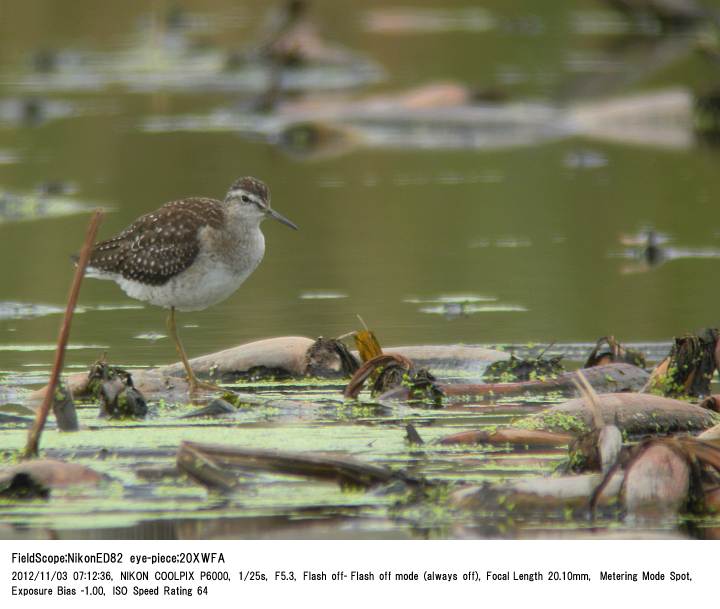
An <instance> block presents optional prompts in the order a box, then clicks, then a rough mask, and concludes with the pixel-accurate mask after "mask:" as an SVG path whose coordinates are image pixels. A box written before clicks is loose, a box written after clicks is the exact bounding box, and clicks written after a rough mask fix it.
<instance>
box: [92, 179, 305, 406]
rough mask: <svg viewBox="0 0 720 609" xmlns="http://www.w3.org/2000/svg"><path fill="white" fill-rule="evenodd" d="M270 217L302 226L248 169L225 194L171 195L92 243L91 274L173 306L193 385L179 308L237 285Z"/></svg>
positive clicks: (219, 296) (171, 326) (201, 304)
mask: <svg viewBox="0 0 720 609" xmlns="http://www.w3.org/2000/svg"><path fill="white" fill-rule="evenodd" d="M268 217H270V218H275V219H276V220H279V221H280V222H282V223H283V224H287V225H288V226H289V227H290V228H293V229H295V230H297V226H296V225H295V224H294V223H293V222H291V221H290V220H288V219H287V218H285V217H284V216H283V215H281V214H279V213H278V212H277V211H275V210H274V209H272V208H271V207H270V191H269V190H268V187H267V186H266V185H265V184H264V183H263V182H261V181H260V180H258V179H256V178H252V177H244V178H240V179H238V180H236V181H235V183H234V184H233V185H232V186H231V187H230V190H228V192H227V195H226V196H225V200H224V201H218V200H216V199H207V198H203V197H190V198H187V199H181V200H179V201H171V202H170V203H166V204H165V205H163V206H162V207H161V208H160V209H158V210H157V211H154V212H152V213H149V214H145V215H144V216H140V217H139V218H138V219H137V220H135V222H133V223H132V224H131V225H130V226H128V227H127V228H126V229H125V230H123V231H122V232H120V233H119V234H118V235H116V236H115V237H112V238H110V239H108V240H106V241H102V242H100V243H97V244H96V245H95V247H94V248H93V250H92V254H91V256H90V263H89V265H88V270H87V276H88V277H95V278H98V279H111V280H112V281H115V282H116V283H117V284H118V285H119V286H120V287H121V288H122V290H123V291H124V292H125V293H126V294H127V295H128V296H130V297H132V298H136V299H137V300H142V301H144V302H149V303H151V304H154V305H157V306H159V307H164V308H166V309H170V313H169V315H168V318H167V328H168V332H169V334H170V336H171V337H172V339H173V341H174V342H175V348H176V349H177V352H178V355H179V356H180V359H181V360H182V363H183V365H184V367H185V371H186V372H187V376H188V382H189V385H190V391H191V392H194V391H196V390H197V389H198V388H200V387H201V383H199V382H198V380H197V378H196V376H195V374H194V373H193V371H192V368H191V367H190V363H189V362H188V358H187V355H186V354H185V349H184V348H183V346H182V343H181V342H180V338H179V337H178V333H177V327H176V324H175V310H176V309H177V310H178V311H198V310H200V309H205V308H207V307H210V306H212V305H214V304H215V303H218V302H220V301H221V300H225V299H226V298H227V297H228V296H230V294H232V293H233V292H234V291H235V290H237V289H238V288H239V287H240V285H241V284H242V283H243V282H244V281H245V280H246V279H247V278H248V277H249V276H250V274H251V273H252V272H253V271H254V270H255V269H256V268H257V266H258V264H260V261H261V260H262V257H263V254H264V253H265V237H264V236H263V234H262V231H261V230H260V223H261V222H262V221H263V220H264V219H265V218H268Z"/></svg>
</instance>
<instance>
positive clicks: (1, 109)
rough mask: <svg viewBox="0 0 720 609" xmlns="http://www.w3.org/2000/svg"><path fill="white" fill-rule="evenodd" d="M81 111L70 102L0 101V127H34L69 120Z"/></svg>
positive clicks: (19, 99)
mask: <svg viewBox="0 0 720 609" xmlns="http://www.w3.org/2000/svg"><path fill="white" fill-rule="evenodd" d="M79 114H81V110H80V109H79V108H78V107H77V106H76V105H75V104H74V103H71V102H67V101H61V100H57V99H43V98H36V97H26V98H5V99H0V127H16V126H26V127H34V126H37V125H42V124H44V123H46V122H49V121H54V120H59V119H65V118H71V117H73V116H78V115H79Z"/></svg>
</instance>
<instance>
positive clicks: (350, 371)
mask: <svg viewBox="0 0 720 609" xmlns="http://www.w3.org/2000/svg"><path fill="white" fill-rule="evenodd" d="M352 338H353V339H354V342H355V347H356V350H355V351H351V350H350V349H348V347H347V346H346V345H345V343H344V342H343V340H338V339H327V338H322V337H321V338H318V339H316V340H312V339H309V338H304V337H279V338H274V339H267V340H263V341H256V342H253V343H250V344H247V345H241V346H239V347H235V348H232V349H227V350H225V351H221V352H219V353H216V354H211V355H207V356H203V357H200V358H196V359H195V360H193V361H192V365H193V367H194V368H195V369H196V371H197V372H198V373H199V374H200V375H201V376H204V377H205V378H211V379H214V380H216V381H217V380H220V381H226V382H229V383H231V384H236V385H237V386H230V387H225V388H223V391H225V393H224V394H220V393H218V394H216V395H208V396H207V401H205V402H201V403H200V405H199V407H196V408H194V409H192V410H187V409H185V410H184V411H180V412H179V413H178V414H177V415H173V417H172V418H173V420H174V421H178V422H179V421H187V422H188V424H201V425H206V424H211V425H220V426H222V425H228V426H232V425H235V424H237V423H236V422H237V421H239V420H241V419H242V417H245V416H247V414H248V413H251V412H252V411H253V410H254V409H269V411H270V412H273V411H278V412H283V411H285V412H293V413H295V415H294V416H298V415H299V413H301V412H303V411H305V412H313V410H312V408H315V407H317V405H316V404H314V403H313V401H312V400H302V399H300V400H298V399H293V398H292V397H284V396H283V397H277V396H276V395H274V396H272V397H267V396H264V395H262V392H260V393H255V392H248V391H245V392H242V391H241V392H238V391H237V389H242V384H243V383H244V382H247V381H253V380H256V379H262V382H263V383H269V386H270V387H272V386H282V383H287V382H288V381H289V379H297V380H296V381H294V382H298V383H300V382H302V380H303V379H327V380H325V383H326V385H324V386H325V387H327V388H328V389H326V391H328V392H330V393H331V394H332V393H333V392H334V393H335V395H336V399H335V401H334V402H332V404H334V405H333V406H331V407H332V408H359V409H361V411H362V412H364V413H369V412H377V411H368V410H367V408H368V402H367V399H368V398H366V397H365V396H366V395H368V394H367V393H365V392H364V390H365V389H366V388H367V389H368V390H369V396H370V400H371V402H370V403H372V404H375V405H376V404H383V405H384V406H380V407H381V408H385V412H386V413H393V412H398V413H402V412H407V411H408V410H412V411H413V412H418V413H419V412H423V411H422V410H418V408H417V407H421V408H422V407H432V408H434V409H438V408H440V409H444V410H447V412H448V414H450V413H461V412H462V411H463V409H464V408H465V409H467V410H468V412H476V411H478V412H480V411H482V410H472V409H473V408H475V409H478V408H479V409H483V408H485V409H488V412H490V411H493V412H494V410H492V409H497V408H499V407H502V406H498V403H502V402H507V401H509V400H513V399H514V400H517V401H518V402H520V403H521V404H524V406H523V408H524V409H525V410H519V411H518V412H519V413H521V414H522V413H526V412H527V410H528V409H530V411H531V412H532V414H530V415H527V416H516V418H515V419H513V420H512V421H510V423H509V424H507V423H506V424H503V425H493V426H484V427H481V428H478V429H467V430H461V431H457V432H455V433H451V434H445V435H440V436H437V434H435V437H434V438H433V439H432V441H428V442H426V441H424V439H423V436H425V435H426V431H424V430H423V429H422V419H420V424H419V425H418V428H419V430H418V428H416V426H415V425H413V424H408V425H406V426H405V423H404V422H403V420H402V419H400V420H397V421H392V423H393V424H395V425H398V424H399V425H402V426H403V427H406V431H405V433H404V434H398V442H401V443H402V445H403V447H404V449H403V450H406V451H411V454H413V455H415V458H416V459H421V462H422V463H426V464H432V462H433V456H434V455H436V454H437V455H444V457H443V458H445V459H448V458H453V454H455V453H454V451H456V450H463V451H465V452H464V453H458V454H457V457H455V458H456V459H458V460H459V461H458V462H462V460H464V459H468V460H469V462H472V461H473V460H478V462H479V463H482V462H483V461H485V460H488V459H490V458H491V457H490V455H492V454H498V455H504V454H507V455H515V456H516V459H515V462H516V463H523V462H527V463H535V462H537V456H535V455H536V454H537V453H538V451H542V452H546V453H547V454H548V455H551V456H553V458H554V459H555V463H556V465H555V467H556V468H557V470H558V471H563V472H564V473H565V474H571V475H563V476H558V475H554V476H542V475H541V476H533V477H531V478H526V479H509V480H501V481H495V482H483V483H482V484H480V485H477V484H470V483H466V482H464V481H462V480H451V481H446V480H440V479H434V478H433V477H432V476H431V475H430V476H426V475H424V474H423V473H422V470H420V471H416V466H414V467H412V468H409V469H400V468H396V467H387V466H385V465H380V464H376V463H372V462H370V461H368V460H365V459H357V458H352V457H350V456H345V455H341V454H340V453H338V452H337V451H334V452H333V453H331V454H328V453H323V452H319V451H317V450H300V451H293V450H284V449H283V447H282V446H276V447H274V448H273V449H265V448H263V449H258V448H250V447H248V448H245V447H241V446H234V445H228V444H227V443H224V442H223V443H211V442H198V441H196V440H185V441H182V442H181V444H180V446H179V447H178V448H177V453H176V455H175V459H174V461H173V462H172V463H171V462H170V461H168V462H162V463H156V464H154V465H152V466H142V465H141V466H139V467H138V468H137V471H136V475H137V476H138V478H139V479H142V480H143V481H144V482H143V483H144V484H148V483H149V484H160V483H161V481H167V480H172V481H173V484H176V485H194V484H199V485H201V486H202V487H204V488H206V489H207V490H208V492H209V493H211V494H217V493H221V494H223V500H235V499H234V498H238V499H239V498H242V497H244V496H245V495H244V494H245V493H248V492H250V493H253V492H256V491H253V490H252V489H253V488H254V486H255V485H256V484H257V483H258V482H257V480H258V476H261V475H263V476H267V475H281V476H293V477H297V478H305V479H307V480H308V481H313V480H314V481H332V482H336V483H337V484H338V485H339V486H340V488H341V489H343V490H347V489H362V490H368V489H375V488H378V489H382V493H383V494H390V496H393V497H395V501H397V502H398V505H400V506H403V508H402V509H423V508H422V506H423V505H425V504H428V502H429V504H433V505H435V508H436V509H437V508H441V509H445V508H452V509H460V510H461V511H462V512H464V513H467V512H469V513H471V514H473V513H478V514H481V513H485V512H487V511H488V510H491V511H493V512H495V513H497V514H504V513H508V514H510V513H512V514H513V517H517V516H518V515H519V514H522V513H527V514H536V515H537V514H539V513H540V514H553V513H567V510H570V511H571V513H573V514H575V515H577V516H578V517H586V515H587V514H589V513H590V511H591V510H593V509H597V511H598V512H599V513H600V514H602V515H603V517H604V518H607V519H610V520H613V519H617V518H622V516H623V515H624V514H625V513H633V514H639V515H643V516H647V515H648V514H649V513H650V512H652V511H653V510H652V509H650V508H653V506H654V507H655V508H658V510H657V511H658V513H661V514H668V513H669V514H679V513H686V512H689V513H694V514H705V513H709V512H712V510H713V509H715V507H714V506H717V505H718V504H720V493H718V492H717V488H718V485H717V482H718V474H717V468H716V460H717V452H718V448H717V447H716V446H715V445H714V444H712V441H713V438H717V437H718V435H719V434H718V432H717V431H716V430H717V428H718V427H720V425H718V423H720V416H719V415H718V413H717V410H718V407H717V403H718V402H717V401H716V399H715V397H713V396H712V395H708V397H707V398H706V399H705V400H704V401H703V402H702V403H700V404H693V403H690V402H688V401H685V400H677V399H672V398H668V397H663V396H660V395H656V394H655V393H647V392H646V393H641V391H642V390H643V389H645V390H647V389H648V387H649V384H648V381H649V378H650V375H649V373H648V372H647V371H645V370H644V369H643V367H641V366H639V365H636V364H644V359H643V358H642V354H637V353H634V352H633V351H632V350H630V349H627V348H625V347H624V346H622V345H621V344H620V343H618V342H617V341H616V340H615V339H614V338H613V337H603V338H602V339H600V340H599V341H598V342H597V344H596V345H595V348H594V349H593V350H592V352H591V353H590V354H589V356H588V358H587V362H586V365H588V366H590V367H588V368H585V369H584V370H582V371H562V370H561V368H560V366H561V361H560V358H559V357H553V358H549V359H548V358H544V357H542V355H541V356H538V357H535V358H532V359H523V358H522V357H516V356H514V355H510V354H508V353H505V352H502V351H493V350H488V349H484V348H482V347H466V346H446V347H443V346H425V347H423V346H421V347H401V348H384V347H381V345H380V343H379V341H378V340H377V338H376V337H375V335H374V334H373V333H372V332H370V331H369V330H367V329H365V330H360V331H358V332H355V333H353V334H352ZM709 342H710V341H709V340H708V341H705V342H703V340H702V337H700V338H697V339H689V340H687V341H678V342H676V345H675V346H674V347H673V353H675V354H676V358H677V357H681V358H682V357H685V359H686V360H688V359H689V360H691V361H693V362H695V363H697V362H700V364H698V365H697V366H696V367H695V369H693V370H691V371H690V372H689V373H687V374H686V375H685V377H683V379H682V391H681V393H682V395H688V394H692V393H693V391H696V390H697V387H698V385H697V383H696V381H697V379H698V378H699V375H698V374H697V372H696V370H704V371H705V372H704V373H702V374H704V375H705V377H707V374H708V370H710V368H709V367H708V366H707V362H708V361H709V359H708V354H709V353H710V352H711V349H710V344H709ZM715 346H716V345H715V343H713V345H712V347H713V349H712V353H713V357H714V348H715ZM677 354H680V355H677ZM687 354H690V355H687ZM698 354H699V355H698ZM696 356H698V357H696ZM713 361H714V360H713ZM493 362H502V366H503V367H502V370H501V369H500V366H499V365H497V364H493ZM630 362H632V363H630ZM702 362H706V363H705V364H703V363H702ZM703 366H704V367H703ZM668 369H669V368H668V367H666V368H665V369H664V371H665V372H664V373H665V374H666V375H667V370H668ZM447 370H460V371H463V372H464V373H466V374H469V375H470V376H471V377H473V378H476V379H477V380H478V381H480V380H481V379H482V380H491V378H492V376H493V375H495V378H496V379H497V378H499V379H500V380H505V381H509V382H497V381H494V382H473V383H460V382H457V380H456V377H454V378H452V379H447V380H445V379H444V378H443V374H445V371H447ZM488 370H489V372H488ZM712 370H714V368H712ZM180 375H182V368H181V366H180V365H178V364H174V365H171V366H164V367H160V368H156V369H149V370H123V369H120V368H117V367H114V366H112V365H110V364H108V363H107V362H106V361H100V362H96V363H95V364H94V365H93V366H92V367H91V370H90V372H89V373H79V374H77V375H70V376H68V377H67V379H66V385H64V386H63V390H62V391H59V392H56V393H57V395H56V396H55V397H56V400H55V402H56V403H57V408H58V411H57V412H58V413H59V414H60V415H61V416H62V410H61V406H62V404H72V403H73V400H72V398H73V396H74V397H75V398H76V399H80V400H82V399H83V398H84V399H86V400H87V399H91V400H94V401H95V402H97V403H99V405H100V407H99V411H98V412H99V414H100V416H101V417H104V418H106V419H117V418H131V419H133V420H135V421H136V422H138V424H139V425H143V422H142V419H143V418H144V417H145V416H146V415H147V413H148V405H147V404H148V403H156V402H158V401H159V400H163V401H165V403H176V404H177V403H184V402H188V401H189V398H190V396H189V394H188V393H187V383H186V382H185V380H184V379H183V378H181V377H180ZM700 376H702V375H700ZM518 377H520V378H526V379H528V380H517V378H518ZM655 378H657V372H656V374H655ZM347 379H349V380H348V381H347V384H346V385H345V387H344V390H343V389H342V384H343V383H344V382H345V381H346V380H347ZM688 379H690V380H688ZM290 382H293V381H290ZM311 383H312V381H311ZM275 384H278V385H275ZM65 386H66V387H67V389H65V388H64V387H65ZM693 388H695V389H693ZM43 395H44V391H43V390H41V391H39V392H36V393H35V394H34V395H31V396H30V399H29V400H28V402H27V403H28V404H29V405H32V404H33V402H34V403H37V400H38V399H39V398H41V397H42V396H43ZM578 395H579V396H580V397H575V398H573V399H569V400H567V401H565V402H563V403H559V404H555V405H551V406H549V407H544V405H545V404H546V403H547V401H548V399H549V398H550V397H552V399H557V398H558V397H559V396H566V397H572V396H578ZM61 398H62V399H61ZM530 399H534V400H535V401H536V403H537V406H533V405H532V404H533V402H531V401H529V400H530ZM408 406H409V407H410V408H409V409H408ZM325 407H326V408H327V407H328V406H327V405H326V406H325ZM396 409H397V410H396ZM3 414H4V415H5V416H6V417H9V416H17V415H15V413H12V414H11V413H7V414H6V413H3ZM154 416H155V415H154ZM270 416H273V415H270ZM300 416H308V415H300ZM309 416H311V417H312V416H314V415H312V414H311V415H309ZM20 418H23V417H20ZM58 421H60V418H59V419H58ZM1 422H2V421H0V423H1ZM58 427H59V428H62V426H60V425H58ZM70 427H72V425H71V426H70ZM703 430H706V431H705V433H704V434H703V436H702V439H698V440H696V439H694V438H689V437H685V438H683V437H676V436H675V437H673V436H672V434H686V433H688V432H690V433H695V432H700V431H703ZM85 433H87V432H85ZM160 433H161V432H160ZM647 435H649V438H647V439H643V440H641V441H640V443H639V444H638V443H637V438H639V437H641V436H647ZM666 436H670V437H669V438H668V437H666ZM489 447H492V448H489ZM488 450H489V451H497V453H493V452H488ZM448 451H449V452H448ZM475 455H476V456H475ZM61 456H62V457H64V454H61ZM169 458H171V457H170V456H169V455H168V459H169ZM34 463H36V464H39V463H41V462H39V461H35V462H34ZM47 463H48V465H45V467H46V468H47V469H46V470H43V469H42V467H41V465H37V466H36V467H38V468H40V469H39V470H37V471H40V472H44V473H43V474H42V475H40V474H38V475H35V474H34V473H33V472H32V471H29V470H17V471H15V470H12V469H6V470H5V471H3V472H0V492H2V493H4V494H5V496H8V497H12V498H14V499H17V498H33V497H36V498H47V497H48V496H51V490H52V488H53V485H54V484H56V483H58V480H62V479H63V476H66V477H67V479H68V480H70V481H74V482H73V483H80V484H91V485H94V484H97V483H98V482H99V481H100V480H102V479H104V477H103V476H101V475H99V474H97V473H96V472H93V471H92V470H90V469H89V468H88V469H87V470H83V469H79V470H76V471H70V470H69V469H68V468H67V467H66V466H67V465H70V464H68V463H63V462H62V461H47ZM48 471H50V472H54V473H53V474H52V475H54V476H56V478H52V476H51V475H50V474H48V473H47V472H48ZM143 472H160V474H159V476H156V475H151V476H150V477H146V474H145V473H143ZM3 489H4V490H3ZM650 515H651V516H652V514H650Z"/></svg>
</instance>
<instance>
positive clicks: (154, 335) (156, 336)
mask: <svg viewBox="0 0 720 609" xmlns="http://www.w3.org/2000/svg"><path fill="white" fill-rule="evenodd" d="M133 338H137V339H138V340H148V341H150V342H153V343H154V342H156V341H159V340H162V339H163V338H167V334H161V333H160V332H142V333H140V334H136V335H135V336H133Z"/></svg>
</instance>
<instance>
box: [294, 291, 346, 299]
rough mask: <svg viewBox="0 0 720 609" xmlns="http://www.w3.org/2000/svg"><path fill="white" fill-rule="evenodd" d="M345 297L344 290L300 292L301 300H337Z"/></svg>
mask: <svg viewBox="0 0 720 609" xmlns="http://www.w3.org/2000/svg"><path fill="white" fill-rule="evenodd" d="M347 297H348V295H347V294H346V293H345V292H333V291H332V290H317V291H308V292H303V293H302V294H300V298H301V299H302V300H337V299H340V298H347Z"/></svg>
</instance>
